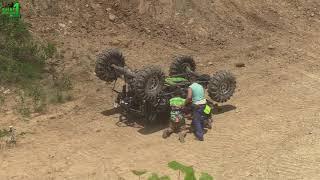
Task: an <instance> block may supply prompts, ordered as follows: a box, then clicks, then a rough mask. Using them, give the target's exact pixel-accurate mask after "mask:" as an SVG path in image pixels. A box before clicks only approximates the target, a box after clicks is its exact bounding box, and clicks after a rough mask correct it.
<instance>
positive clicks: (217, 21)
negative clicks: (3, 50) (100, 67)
mask: <svg viewBox="0 0 320 180" xmlns="http://www.w3.org/2000/svg"><path fill="white" fill-rule="evenodd" d="M21 4H22V11H23V12H22V14H23V19H24V20H25V21H27V22H28V23H30V29H31V31H32V33H33V34H34V35H35V36H38V37H40V38H44V39H46V40H49V41H52V42H54V43H55V44H56V45H57V47H58V50H59V52H60V53H61V54H62V55H63V57H64V60H63V62H61V63H60V64H59V65H58V66H65V68H66V70H67V71H68V72H70V73H71V75H72V79H73V82H74V83H75V87H74V89H73V96H74V98H73V100H72V101H69V102H67V103H65V104H62V105H59V106H52V107H50V109H49V111H48V112H47V113H46V114H45V115H36V114H35V115H33V116H32V118H31V119H30V120H29V121H27V122H25V121H21V120H20V118H19V117H18V116H17V115H16V114H14V113H13V110H8V111H6V112H3V113H1V114H0V119H1V121H0V126H1V127H8V126H9V125H13V126H15V127H16V128H17V131H18V132H27V134H26V135H25V136H23V137H21V138H20V139H18V144H17V147H15V148H13V149H9V150H5V151H1V152H0V159H1V160H0V179H30V180H31V179H32V180H34V179H75V180H79V179H107V180H109V179H110V180H117V179H118V178H119V177H122V178H124V179H128V180H131V179H137V178H136V177H134V175H132V173H131V170H134V169H147V170H149V171H155V172H158V173H161V174H168V175H171V176H172V177H176V173H175V172H174V171H171V170H168V168H167V163H168V162H170V161H172V160H177V161H179V162H183V163H185V164H188V165H193V166H194V168H195V169H197V170H199V171H204V172H208V173H209V174H211V175H213V176H214V177H215V179H308V180H310V179H320V113H319V105H320V102H319V98H320V91H319V90H320V71H319V70H320V66H319V63H318V62H319V61H320V51H319V49H320V2H319V1H318V0H282V1H279V0H277V1H276V0H268V1H264V0H247V1H243V0H201V1H199V0H159V1H158V0H117V1H115V0H105V1H102V0H96V1H93V0H87V1H82V0H81V1H80V0H68V1H63V0H47V1H40V0H25V1H22V2H21ZM111 47H118V48H121V49H122V51H123V53H124V55H125V56H126V63H127V64H128V65H129V66H130V67H132V68H141V67H142V66H144V65H150V64H156V65H159V66H161V67H162V68H163V69H165V70H168V68H169V64H170V62H171V61H172V57H173V56H174V55H177V54H189V55H192V56H194V58H195V60H196V62H197V65H198V66H197V71H199V72H203V73H210V74H211V73H214V72H215V71H217V70H222V69H226V70H230V71H231V72H233V73H234V74H235V75H236V77H237V82H238V88H237V91H236V93H235V95H234V97H233V98H232V99H231V100H230V101H228V102H227V103H225V104H221V106H222V108H223V113H219V114H215V115H214V127H213V129H212V130H210V131H208V132H207V133H206V135H205V141H204V142H198V141H195V140H194V138H193V136H192V135H188V136H187V138H186V143H184V144H181V143H179V142H178V141H177V137H176V136H173V137H171V138H169V139H167V140H163V139H162V138H161V134H162V131H161V129H155V130H154V131H152V132H148V131H146V130H145V129H144V128H142V127H127V126H123V125H121V124H120V125H119V123H117V122H118V121H119V114H117V113H114V114H113V113H110V112H111V111H110V109H112V108H113V101H114V99H115V94H114V93H112V91H111V87H112V85H113V84H106V83H105V82H102V81H100V80H99V79H98V78H97V77H96V76H95V75H94V73H93V72H94V66H95V59H96V57H95V56H96V55H97V53H99V52H100V51H101V50H103V49H106V48H111ZM239 62H241V63H244V64H245V67H243V68H237V67H235V63H239ZM230 107H231V108H230Z"/></svg>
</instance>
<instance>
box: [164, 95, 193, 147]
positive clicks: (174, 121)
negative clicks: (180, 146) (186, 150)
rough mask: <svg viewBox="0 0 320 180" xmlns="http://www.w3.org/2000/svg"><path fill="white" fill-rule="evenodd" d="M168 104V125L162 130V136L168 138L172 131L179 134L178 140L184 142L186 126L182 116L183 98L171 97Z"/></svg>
mask: <svg viewBox="0 0 320 180" xmlns="http://www.w3.org/2000/svg"><path fill="white" fill-rule="evenodd" d="M169 104H170V108H171V111H170V121H169V127H168V128H167V129H165V130H164V131H163V134H162V137H163V138H164V139H165V138H168V137H169V136H170V135H171V134H172V133H174V132H176V133H178V134H179V141H180V142H182V143H183V142H184V138H185V136H186V135H187V127H186V122H185V117H184V104H185V99H183V98H181V97H178V96H176V97H173V98H171V99H170V100H169Z"/></svg>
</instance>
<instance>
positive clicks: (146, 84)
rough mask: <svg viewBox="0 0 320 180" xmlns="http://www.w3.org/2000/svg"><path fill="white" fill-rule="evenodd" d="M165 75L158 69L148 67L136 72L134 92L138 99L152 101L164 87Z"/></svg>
mask: <svg viewBox="0 0 320 180" xmlns="http://www.w3.org/2000/svg"><path fill="white" fill-rule="evenodd" d="M164 79H165V75H164V72H163V71H162V70H161V68H159V67H155V66H150V67H145V68H143V69H141V70H139V71H137V74H136V77H135V78H134V85H133V86H134V91H135V92H136V95H137V96H138V97H139V98H142V99H144V100H148V101H150V102H152V101H154V100H155V99H156V98H157V96H158V94H159V93H160V92H161V90H162V88H163V86H164Z"/></svg>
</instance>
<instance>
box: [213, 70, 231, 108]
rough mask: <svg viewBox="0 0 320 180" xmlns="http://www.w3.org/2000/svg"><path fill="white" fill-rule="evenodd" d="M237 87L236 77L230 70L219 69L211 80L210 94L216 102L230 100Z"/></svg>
mask: <svg viewBox="0 0 320 180" xmlns="http://www.w3.org/2000/svg"><path fill="white" fill-rule="evenodd" d="M235 89H236V79H235V77H234V76H233V74H231V73H230V72H228V71H218V72H217V73H215V74H214V75H213V76H212V78H211V79H210V81H209V85H208V94H209V96H210V98H211V99H212V100H214V101H216V102H219V103H223V102H226V101H228V100H229V99H230V98H231V96H232V95H233V93H234V92H235Z"/></svg>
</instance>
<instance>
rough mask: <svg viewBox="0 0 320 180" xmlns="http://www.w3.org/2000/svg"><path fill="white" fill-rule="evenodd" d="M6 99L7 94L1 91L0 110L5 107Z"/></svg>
mask: <svg viewBox="0 0 320 180" xmlns="http://www.w3.org/2000/svg"><path fill="white" fill-rule="evenodd" d="M5 101H6V96H5V95H4V94H2V93H1V92H0V111H1V110H2V108H3V106H4V103H5Z"/></svg>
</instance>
